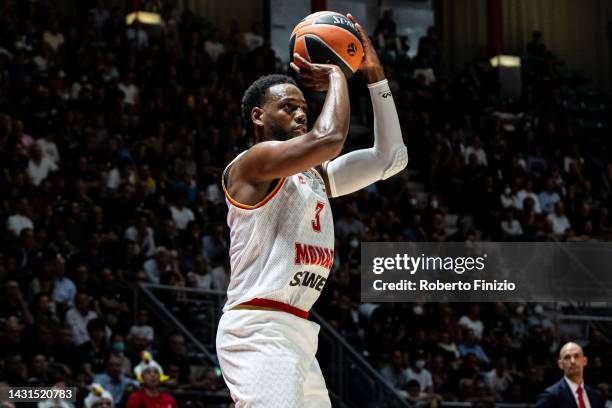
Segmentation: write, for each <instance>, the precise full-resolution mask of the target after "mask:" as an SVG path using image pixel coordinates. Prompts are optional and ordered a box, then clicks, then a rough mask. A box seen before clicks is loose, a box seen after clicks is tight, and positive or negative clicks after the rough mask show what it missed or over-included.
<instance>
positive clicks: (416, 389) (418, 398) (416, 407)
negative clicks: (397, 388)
mask: <svg viewBox="0 0 612 408" xmlns="http://www.w3.org/2000/svg"><path fill="white" fill-rule="evenodd" d="M405 390H406V391H405V395H406V398H407V399H408V401H409V402H410V404H411V405H410V406H411V407H413V408H437V407H439V406H440V405H439V404H440V402H441V398H440V397H439V396H437V395H435V394H432V393H427V392H424V391H422V390H421V389H420V386H419V382H418V381H416V380H410V381H408V383H407V384H406V387H405Z"/></svg>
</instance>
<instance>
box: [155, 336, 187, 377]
mask: <svg viewBox="0 0 612 408" xmlns="http://www.w3.org/2000/svg"><path fill="white" fill-rule="evenodd" d="M159 359H160V362H161V363H162V364H164V365H166V366H167V367H168V366H169V365H170V364H173V365H174V366H176V367H177V368H178V371H179V375H178V383H179V385H184V384H189V383H190V378H191V365H190V364H189V359H188V357H187V344H186V341H185V337H184V336H183V335H182V334H180V333H173V334H171V335H170V336H169V337H168V341H167V344H166V346H165V348H164V350H163V352H162V354H160V357H159Z"/></svg>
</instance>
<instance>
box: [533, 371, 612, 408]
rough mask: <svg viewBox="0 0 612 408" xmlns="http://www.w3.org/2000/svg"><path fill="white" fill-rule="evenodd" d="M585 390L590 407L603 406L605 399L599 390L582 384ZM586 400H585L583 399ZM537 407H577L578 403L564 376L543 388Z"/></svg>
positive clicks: (597, 407)
mask: <svg viewBox="0 0 612 408" xmlns="http://www.w3.org/2000/svg"><path fill="white" fill-rule="evenodd" d="M584 389H585V390H586V397H587V398H588V399H589V402H590V403H591V408H605V405H606V401H605V399H604V397H603V395H601V393H600V392H599V390H596V389H595V388H593V387H589V386H588V385H585V386H584ZM585 402H586V401H585ZM536 407H537V408H578V403H577V402H576V399H575V398H574V394H573V393H572V390H571V388H570V387H569V385H568V384H567V382H566V381H565V378H561V379H560V380H559V381H558V382H556V383H555V384H553V385H551V386H550V387H548V388H547V389H545V390H544V392H543V393H542V394H540V396H539V397H538V402H537V403H536Z"/></svg>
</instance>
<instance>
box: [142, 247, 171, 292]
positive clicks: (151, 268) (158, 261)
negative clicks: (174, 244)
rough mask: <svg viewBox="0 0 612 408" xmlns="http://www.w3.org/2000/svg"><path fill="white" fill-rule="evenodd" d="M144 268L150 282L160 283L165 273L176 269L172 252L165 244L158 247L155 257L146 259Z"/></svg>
mask: <svg viewBox="0 0 612 408" xmlns="http://www.w3.org/2000/svg"><path fill="white" fill-rule="evenodd" d="M142 268H143V270H144V273H145V276H146V277H147V278H148V280H149V282H153V283H159V282H160V279H161V277H162V275H163V274H165V273H168V272H174V271H175V270H174V263H173V262H172V260H171V255H170V252H169V251H168V250H167V249H166V248H165V247H163V246H158V247H157V249H156V250H155V257H154V258H151V259H148V260H147V261H145V263H144V264H143V265H142Z"/></svg>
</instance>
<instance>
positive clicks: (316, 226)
mask: <svg viewBox="0 0 612 408" xmlns="http://www.w3.org/2000/svg"><path fill="white" fill-rule="evenodd" d="M323 208H325V204H323V203H322V202H320V201H317V206H316V207H315V213H314V219H312V221H311V224H312V229H313V230H314V231H315V232H321V218H320V215H321V211H323Z"/></svg>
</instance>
